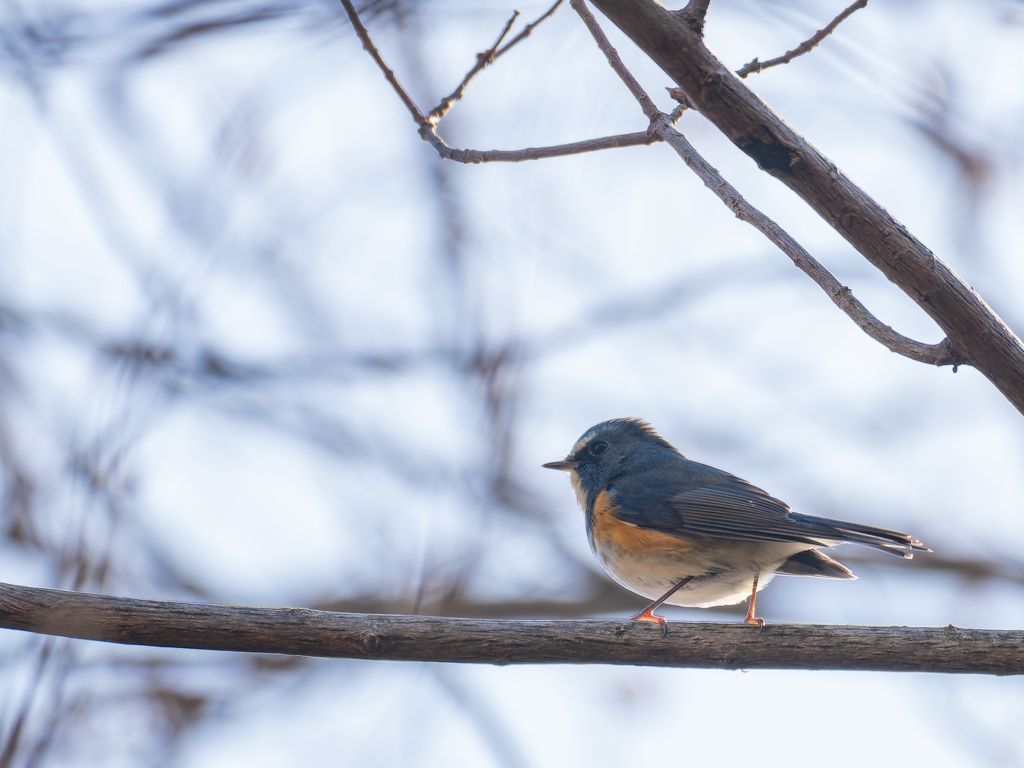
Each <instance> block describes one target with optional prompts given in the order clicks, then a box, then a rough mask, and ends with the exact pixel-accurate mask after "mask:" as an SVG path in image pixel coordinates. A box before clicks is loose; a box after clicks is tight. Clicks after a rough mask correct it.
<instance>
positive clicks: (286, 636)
mask: <svg viewBox="0 0 1024 768" xmlns="http://www.w3.org/2000/svg"><path fill="white" fill-rule="evenodd" d="M0 627H4V628H7V629H18V630H23V631H27V632H36V633H39V634H46V635H59V636H61V637H74V638H80V639H84V640H99V641H102V642H108V643H122V644H126V645H144V646H156V647H162V648H195V649H201V650H208V651H238V652H243V653H283V654H289V655H294V656H323V657H330V658H348V659H377V660H391V661H435V662H459V663H475V664H629V665H643V666H659V667H694V668H705V669H842V670H876V671H894V672H945V673H973V674H992V675H1019V674H1024V632H1022V631H1020V630H993V629H960V628H957V627H953V626H948V627H942V628H937V627H858V626H825V625H808V624H804V625H800V624H774V625H768V626H767V627H765V629H764V632H763V633H758V632H756V631H753V630H752V629H751V628H750V627H749V626H747V625H745V624H739V623H737V624H718V623H711V622H699V623H689V622H687V623H683V622H672V623H671V624H670V627H669V630H668V634H667V636H666V637H662V635H661V630H660V629H658V628H656V627H652V626H651V625H649V624H646V623H641V622H631V621H625V620H614V619H611V620H608V619H590V620H583V621H579V620H577V621H551V620H547V621H545V620H532V621H494V620H484V619H454V618H439V617H428V616H396V615H386V614H358V613H328V612H325V611H314V610H310V609H308V608H248V607H240V606H226V605H203V604H199V603H177V602H164V601H155V600H135V599H131V598H125V597H110V596H107V595H91V594H85V593H80V592H65V591H63V590H57V589H41V588H37V587H22V586H15V585H12V584H0Z"/></svg>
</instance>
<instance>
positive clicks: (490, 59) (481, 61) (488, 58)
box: [427, 0, 561, 124]
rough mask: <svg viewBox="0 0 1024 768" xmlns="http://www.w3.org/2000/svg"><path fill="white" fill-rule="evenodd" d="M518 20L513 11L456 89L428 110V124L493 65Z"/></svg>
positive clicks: (449, 107) (442, 113)
mask: <svg viewBox="0 0 1024 768" xmlns="http://www.w3.org/2000/svg"><path fill="white" fill-rule="evenodd" d="M559 2H561V0H559ZM518 18H519V11H513V12H512V17H511V18H510V19H509V20H508V21H507V22H505V28H504V29H502V30H501V34H500V35H498V39H497V40H495V41H494V45H492V46H491V47H490V48H488V49H487V50H486V51H484V52H483V53H478V54H477V55H476V64H474V65H473V68H472V69H470V70H469V72H467V73H466V76H465V77H464V78H462V82H461V83H459V85H458V87H457V88H456V89H455V90H454V91H452V92H451V93H449V94H448V95H447V96H445V97H444V98H443V99H441V103H440V104H438V105H437V106H436V107H434V108H433V109H432V110H430V114H429V115H427V119H428V120H429V121H430V122H432V123H434V124H436V123H437V122H438V121H439V120H440V119H441V118H442V117H444V116H445V114H446V113H447V112H448V110H449V109H451V107H452V104H454V103H455V102H456V101H458V100H459V99H461V98H462V97H463V95H464V94H465V93H466V86H468V85H469V81H470V80H472V79H473V78H474V77H476V73H477V72H479V71H480V70H482V69H484V68H485V67H487V66H489V65H490V64H493V63H494V59H495V56H496V54H497V52H498V46H499V45H501V41H502V40H504V39H505V36H506V35H507V34H508V33H509V30H510V29H512V25H513V24H515V23H516V19H518Z"/></svg>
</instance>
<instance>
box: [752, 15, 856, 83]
mask: <svg viewBox="0 0 1024 768" xmlns="http://www.w3.org/2000/svg"><path fill="white" fill-rule="evenodd" d="M867 4H868V0H857V2H855V3H853V4H851V5H850V6H849V7H848V8H846V9H845V10H844V11H843V12H842V13H840V14H839V15H838V16H836V17H835V18H834V19H832V21H830V22H829V23H828V24H826V25H825V28H824V29H819V30H818V31H817V32H815V33H814V34H813V35H811V36H810V37H809V38H807V39H806V40H804V41H803V42H802V43H800V45H798V46H797V47H796V48H794V49H793V50H791V51H786V52H785V53H784V54H782V55H781V56H779V57H777V58H774V59H769V60H768V61H765V62H761V61H759V60H758V59H757V57H754V60H753V61H751V62H749V63H747V64H744V65H743V66H742V67H740V68H739V69H738V70H736V74H737V75H739V76H740V77H746V76H747V75H749V74H752V73H754V72H761V71H762V70H765V69H768V68H769V67H777V66H778V65H779V64H789V62H791V61H792V60H793V59H795V58H796V57H797V56H803V55H804V54H805V53H809V52H810V51H812V50H814V48H815V47H816V46H817V45H818V43H820V42H821V41H822V40H824V39H825V38H826V37H828V36H829V35H831V34H832V33H833V32H835V31H836V27H838V26H839V25H840V24H842V23H843V22H844V21H846V19H847V17H849V16H850V15H852V14H853V12H854V11H858V10H860V9H861V8H863V7H864V6H866V5H867Z"/></svg>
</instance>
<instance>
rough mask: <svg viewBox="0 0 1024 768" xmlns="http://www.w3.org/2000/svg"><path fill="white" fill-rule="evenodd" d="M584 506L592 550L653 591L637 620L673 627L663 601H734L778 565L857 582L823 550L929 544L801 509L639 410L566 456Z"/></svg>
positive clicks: (619, 574)
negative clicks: (681, 442) (676, 440)
mask: <svg viewBox="0 0 1024 768" xmlns="http://www.w3.org/2000/svg"><path fill="white" fill-rule="evenodd" d="M544 466H545V467H547V468H548V469H561V470H564V471H566V472H568V473H569V477H570V478H571V479H572V487H573V490H574V491H575V492H576V499H577V501H579V504H580V507H581V508H582V509H583V516H584V519H585V521H586V526H587V537H588V538H589V540H590V548H591V550H593V552H594V555H595V556H596V557H597V561H598V562H599V563H600V564H601V567H602V568H604V570H605V572H606V573H607V574H608V575H609V576H611V577H612V578H613V579H615V581H617V582H618V583H619V584H621V585H622V586H624V587H626V589H629V590H632V591H633V592H636V593H637V594H640V595H643V596H644V597H647V598H650V599H651V600H654V602H653V603H651V604H650V605H649V606H647V607H646V608H644V609H643V610H642V611H641V612H640V613H638V614H637V615H636V616H630V619H631V620H632V621H650V622H654V623H656V624H659V625H661V628H662V634H663V635H664V633H665V632H666V631H667V626H666V624H665V619H664V618H662V617H661V616H655V615H654V611H655V610H657V609H658V607H659V606H661V604H662V603H668V604H670V605H682V606H687V607H691V608H708V607H711V606H713V605H733V604H734V603H739V602H742V601H743V600H744V599H745V598H746V597H747V595H750V607H749V609H748V610H747V616H746V618H745V619H744V620H743V621H744V623H746V624H756V625H757V626H758V627H761V628H763V627H764V619H759V618H756V617H755V616H754V600H755V598H756V597H757V591H758V590H759V589H764V587H765V586H766V585H767V584H768V582H770V581H771V580H772V579H773V578H774V577H775V574H777V573H782V574H788V575H792V576H817V577H820V578H825V579H855V578H857V577H856V576H854V575H853V573H852V572H851V571H850V569H849V568H847V567H846V566H845V565H843V564H841V563H838V562H836V561H835V560H833V559H832V558H830V557H828V556H826V555H824V554H823V553H821V552H820V551H819V548H820V547H833V546H835V545H836V544H844V543H849V544H863V545H865V546H868V547H874V548H875V549H880V550H882V551H883V552H889V553H890V554H893V555H898V556H900V557H904V558H907V559H910V558H912V557H913V556H914V555H913V552H914V551H922V552H930V551H931V550H930V549H928V548H927V547H925V546H924V545H923V544H921V542H919V541H918V540H917V539H915V538H913V537H911V536H908V535H907V534H905V533H899V532H897V531H889V530H886V529H884V528H874V527H872V526H870V525H860V524H858V523H845V522H842V521H840V520H829V519H828V518H825V517H814V516H812V515H802V514H800V513H798V512H794V511H792V510H791V509H790V508H789V506H787V505H786V504H784V503H783V502H781V501H779V500H778V499H776V498H774V497H772V496H770V495H768V494H767V493H766V492H764V491H762V490H761V489H760V488H758V487H756V486H754V485H751V484H750V483H748V482H747V481H746V480H741V479H740V478H738V477H736V476H735V475H730V474H729V473H728V472H723V471H722V470H720V469H715V468H714V467H709V466H707V465H705V464H698V463H697V462H695V461H690V460H689V459H687V458H686V457H685V456H683V455H682V454H681V453H679V451H677V450H676V449H675V448H674V447H673V446H672V445H671V444H670V443H668V442H667V441H666V440H664V439H662V438H661V437H660V436H658V434H657V433H656V432H655V431H654V430H653V429H652V428H651V427H650V425H649V424H647V423H646V422H644V421H641V420H640V419H612V420H610V421H604V422H601V423H600V424H598V425H596V426H594V427H591V428H590V429H588V430H587V431H586V432H585V433H584V434H583V437H581V438H580V439H579V440H578V441H577V442H576V445H574V446H573V448H572V451H571V452H570V453H569V455H568V456H566V457H565V459H563V460H562V461H552V462H550V463H548V464H544Z"/></svg>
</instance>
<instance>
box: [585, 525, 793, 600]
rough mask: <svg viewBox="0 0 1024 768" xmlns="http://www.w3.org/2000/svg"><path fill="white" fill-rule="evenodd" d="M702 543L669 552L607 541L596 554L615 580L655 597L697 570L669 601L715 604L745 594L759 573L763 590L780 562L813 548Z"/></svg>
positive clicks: (765, 543)
mask: <svg viewBox="0 0 1024 768" xmlns="http://www.w3.org/2000/svg"><path fill="white" fill-rule="evenodd" d="M701 544H702V545H703V546H701V548H700V554H699V556H694V555H690V556H687V557H685V558H681V557H677V556H674V555H671V554H666V553H661V554H645V555H635V554H633V553H631V552H628V551H626V550H623V549H620V548H617V547H604V548H602V549H599V550H595V552H594V554H595V555H596V556H597V561H598V562H599V563H600V564H601V567H602V568H604V570H605V572H606V573H607V574H608V575H609V576H611V577H612V578H613V579H615V581H617V582H618V583H619V584H621V585H622V586H624V587H626V589H629V590H632V591H633V592H636V593H637V594H640V595H643V596H644V597H648V598H650V599H651V600H657V599H658V598H659V597H661V596H662V595H664V594H665V593H666V592H668V591H669V590H670V589H671V588H672V587H673V586H675V585H676V584H677V583H679V580H680V579H683V578H686V577H687V576H692V577H693V580H692V581H690V582H689V583H688V584H686V585H685V586H683V587H681V588H680V589H679V591H678V592H676V593H675V594H674V595H672V597H670V598H669V599H668V600H666V601H665V602H666V603H667V604H669V605H680V606H685V607H687V608H710V607H711V606H713V605H733V604H734V603H739V602H742V601H743V600H746V599H747V598H748V597H750V593H751V591H752V590H753V587H754V577H755V576H757V577H758V584H757V589H758V591H760V590H761V589H762V588H763V587H764V586H765V585H766V584H768V582H770V581H771V580H772V579H773V578H774V577H775V570H776V569H777V568H778V567H779V566H780V565H782V564H783V563H784V562H786V560H788V559H789V558H790V557H791V556H793V555H795V554H796V553H797V552H803V551H804V550H806V549H809V548H810V547H808V546H807V545H806V544H795V543H791V542H777V541H733V540H729V539H707V540H706V541H702V542H701Z"/></svg>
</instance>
